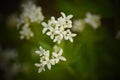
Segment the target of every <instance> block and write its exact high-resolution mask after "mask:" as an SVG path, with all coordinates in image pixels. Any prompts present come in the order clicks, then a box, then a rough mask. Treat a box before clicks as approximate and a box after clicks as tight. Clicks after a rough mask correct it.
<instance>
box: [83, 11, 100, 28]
mask: <svg viewBox="0 0 120 80" xmlns="http://www.w3.org/2000/svg"><path fill="white" fill-rule="evenodd" d="M100 18H101V17H100V16H98V15H92V14H91V13H89V12H88V13H87V14H86V18H85V22H86V23H88V24H90V25H91V26H92V27H93V28H94V29H97V28H98V27H99V26H100V25H101V22H100Z"/></svg>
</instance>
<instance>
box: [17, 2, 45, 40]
mask: <svg viewBox="0 0 120 80" xmlns="http://www.w3.org/2000/svg"><path fill="white" fill-rule="evenodd" d="M22 8H23V11H22V14H21V15H20V18H19V19H18V24H17V28H18V29H19V27H20V26H22V30H21V31H20V35H21V37H20V39H24V38H26V39H29V38H30V37H33V32H32V31H31V29H30V27H29V25H30V23H33V22H36V23H40V22H41V21H43V19H44V16H43V14H42V12H41V7H37V6H36V5H35V4H33V3H32V2H28V3H27V4H23V5H22Z"/></svg>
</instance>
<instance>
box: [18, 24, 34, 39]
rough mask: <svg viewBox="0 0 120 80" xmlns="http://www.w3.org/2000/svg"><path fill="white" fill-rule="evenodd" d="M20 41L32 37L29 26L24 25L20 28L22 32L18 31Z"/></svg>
mask: <svg viewBox="0 0 120 80" xmlns="http://www.w3.org/2000/svg"><path fill="white" fill-rule="evenodd" d="M20 35H21V36H20V39H24V38H26V39H29V38H30V37H33V36H34V34H33V32H32V31H31V29H30V28H29V24H24V25H23V27H22V30H21V31H20Z"/></svg>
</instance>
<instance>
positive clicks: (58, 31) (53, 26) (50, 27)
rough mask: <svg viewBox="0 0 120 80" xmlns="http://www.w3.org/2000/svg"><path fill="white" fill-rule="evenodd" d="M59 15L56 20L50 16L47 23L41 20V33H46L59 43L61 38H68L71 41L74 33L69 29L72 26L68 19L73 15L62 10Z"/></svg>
mask: <svg viewBox="0 0 120 80" xmlns="http://www.w3.org/2000/svg"><path fill="white" fill-rule="evenodd" d="M61 15H62V16H61V17H59V18H58V19H57V20H56V19H55V17H51V19H50V20H49V21H48V23H45V22H42V25H43V27H44V28H43V31H42V32H43V34H44V33H46V34H47V35H48V36H50V38H51V39H52V40H53V42H57V43H58V44H60V42H61V40H62V39H65V40H70V41H71V42H73V37H75V36H76V34H75V33H72V32H71V31H70V29H71V28H72V21H71V20H70V19H71V18H72V17H73V16H72V15H68V16H66V15H65V14H64V13H63V12H61Z"/></svg>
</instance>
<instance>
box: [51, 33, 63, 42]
mask: <svg viewBox="0 0 120 80" xmlns="http://www.w3.org/2000/svg"><path fill="white" fill-rule="evenodd" d="M62 39H63V36H62V35H58V36H56V37H55V38H54V40H53V42H57V43H58V44H60V43H61V41H62Z"/></svg>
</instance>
